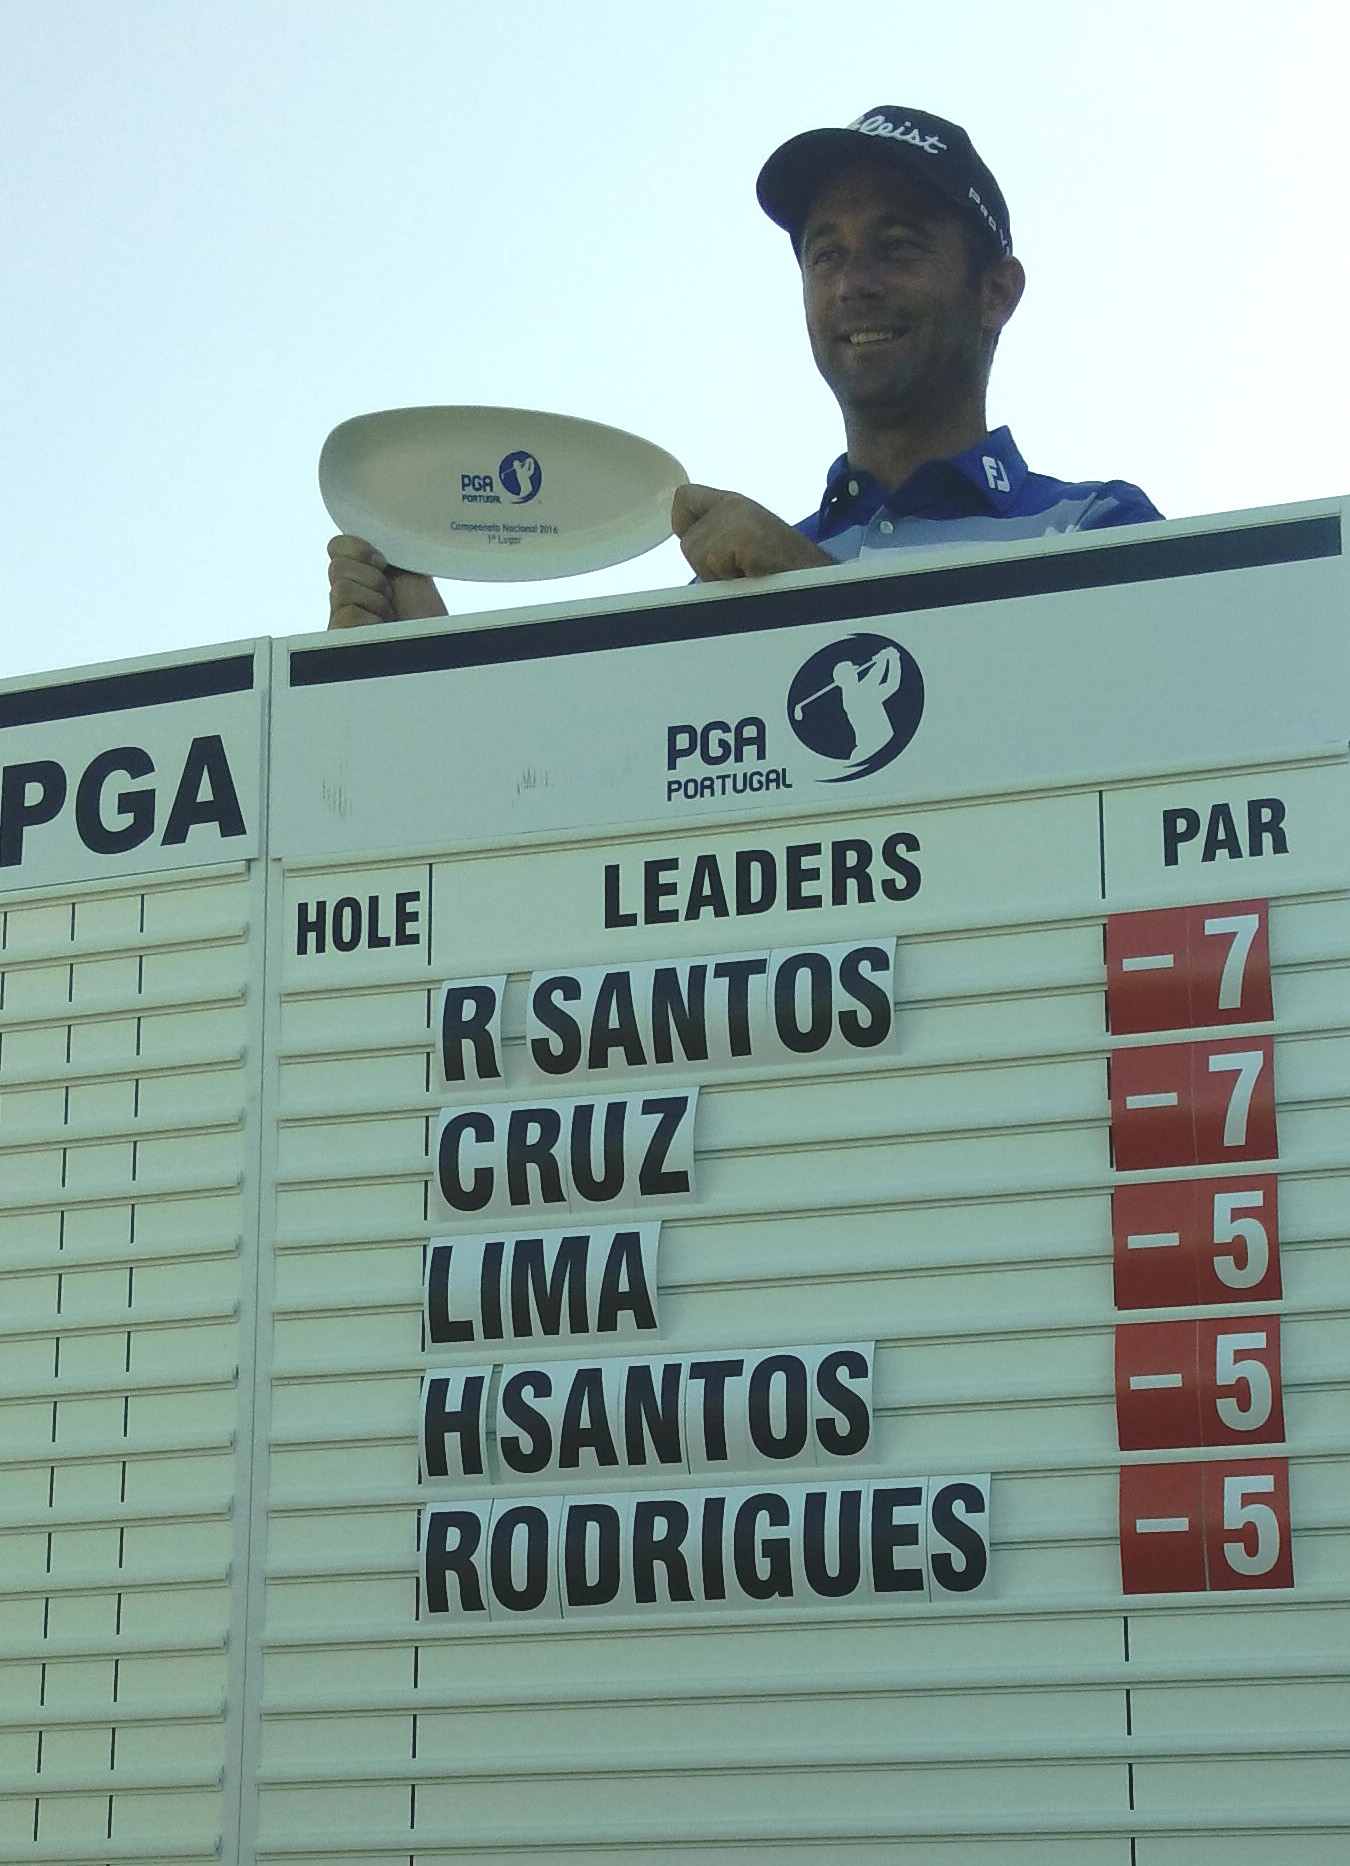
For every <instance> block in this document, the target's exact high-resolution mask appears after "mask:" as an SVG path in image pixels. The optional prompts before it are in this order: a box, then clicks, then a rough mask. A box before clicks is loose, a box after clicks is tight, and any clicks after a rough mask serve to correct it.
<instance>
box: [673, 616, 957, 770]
mask: <svg viewBox="0 0 1350 1866" xmlns="http://www.w3.org/2000/svg"><path fill="white" fill-rule="evenodd" d="M778 704H779V703H773V704H771V705H770V706H768V707H766V708H763V709H761V711H760V712H757V713H747V714H746V715H744V716H743V717H742V718H740V719H735V720H732V719H710V720H706V721H703V722H701V723H695V722H693V721H681V722H680V723H678V724H671V725H668V726H667V727H666V802H667V803H668V804H671V803H676V802H683V803H697V802H700V801H702V800H716V799H718V798H721V797H729V796H740V795H741V794H743V793H746V792H754V791H770V790H792V789H794V788H795V787H796V786H797V784H798V783H800V782H801V781H802V780H803V778H805V779H807V780H814V782H816V783H819V784H847V783H854V782H856V781H857V780H858V779H860V778H869V777H872V776H873V775H874V774H875V773H876V772H878V771H881V770H884V769H885V767H886V766H887V765H889V764H890V763H892V761H893V760H895V759H896V758H898V757H899V756H900V754H901V752H903V751H904V750H905V748H906V746H907V745H908V744H909V743H910V741H911V739H913V737H914V734H915V733H916V732H917V731H918V729H919V722H920V720H921V719H922V718H923V705H924V685H923V674H922V673H921V672H920V669H919V664H918V662H917V661H916V660H915V659H914V656H913V655H912V654H911V653H910V652H909V650H908V649H907V648H904V647H902V646H901V645H900V643H899V642H897V641H892V640H891V639H890V638H889V637H888V636H885V635H868V634H858V633H855V634H851V635H845V636H843V637H841V638H840V639H839V640H837V641H833V642H830V643H829V644H828V645H827V646H826V647H824V648H818V649H816V650H815V652H814V653H812V654H810V655H808V656H807V658H806V660H805V661H803V662H802V664H801V665H800V667H798V669H797V671H796V673H795V674H794V675H793V676H792V679H791V681H790V682H789V684H788V690H787V695H786V700H785V702H784V703H782V704H783V711H782V712H779V711H778ZM784 722H785V723H786V724H787V726H788V727H789V729H790V731H791V734H792V737H793V739H795V741H796V743H797V745H800V746H801V747H803V748H804V749H805V750H806V751H807V752H808V753H810V754H811V755H812V757H811V764H810V766H809V767H804V766H803V764H802V763H801V762H800V761H799V762H797V763H796V764H795V765H792V764H789V763H788V762H786V760H785V759H784V752H786V753H788V754H789V756H793V755H795V747H793V746H792V745H791V744H789V743H788V742H787V741H786V738H785V735H784V734H783V731H782V725H783V723H784Z"/></svg>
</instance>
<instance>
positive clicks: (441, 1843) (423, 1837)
mask: <svg viewBox="0 0 1350 1866" xmlns="http://www.w3.org/2000/svg"><path fill="white" fill-rule="evenodd" d="M1144 1834H1148V1835H1153V1834H1159V1835H1164V1834H1169V1835H1170V1834H1184V1835H1188V1836H1189V1835H1195V1836H1204V1837H1206V1838H1214V1839H1220V1838H1222V1837H1224V1836H1225V1835H1229V1834H1271V1835H1274V1836H1275V1837H1276V1838H1280V1837H1283V1836H1284V1835H1286V1834H1326V1835H1329V1836H1330V1835H1337V1836H1339V1835H1345V1834H1350V1800H1347V1801H1346V1802H1344V1803H1342V1804H1338V1805H1336V1806H1334V1807H1326V1808H1318V1809H1315V1810H1309V1809H1305V1808H1301V1807H1297V1806H1291V1807H1289V1808H1278V1809H1268V1808H1260V1809H1252V1810H1245V1809H1235V1808H1233V1807H1232V1806H1231V1805H1230V1806H1226V1807H1211V1808H1199V1809H1186V1810H1185V1811H1184V1812H1182V1811H1178V1812H1175V1813H1167V1812H1162V1813H1156V1814H1155V1813H1152V1812H1150V1811H1148V1810H1145V1809H1141V1808H1134V1809H1130V1808H1126V1807H1124V1806H1122V1807H1120V1808H1119V1809H1108V1808H1097V1809H1094V1810H1093V1812H1092V1813H1090V1814H1089V1813H1082V1814H1079V1813H1062V1812H1060V1811H1059V1810H1058V1809H1047V1810H1046V1811H1045V1812H1037V1813H1035V1814H1020V1813H1014V1812H1008V1813H1004V1814H1000V1815H997V1816H989V1815H984V1814H980V1813H977V1812H974V1811H970V1812H968V1813H963V1814H958V1815H951V1816H949V1817H946V1818H934V1817H932V1816H926V1817H923V1816H921V1817H919V1818H911V1819H904V1818H899V1819H894V1820H891V1819H878V1818H877V1817H870V1818H869V1817H868V1816H862V1817H858V1816H848V1815H832V1816H831V1818H830V1819H829V1821H828V1822H826V1823H824V1824H821V1823H819V1822H812V1821H805V1822H804V1821H801V1820H799V1819H795V1818H792V1817H787V1818H779V1819H776V1820H739V1821H727V1820H720V1821H719V1820H709V1819H708V1818H707V1817H706V1816H703V1815H701V1814H700V1813H699V1812H698V1795H697V1789H696V1785H695V1784H692V1783H691V1784H690V1788H689V1792H688V1794H687V1796H686V1798H685V1801H684V1804H683V1809H682V1812H681V1816H680V1820H679V1824H678V1831H675V1830H674V1828H673V1827H672V1824H670V1823H668V1822H660V1821H644V1822H634V1821H612V1822H608V1823H606V1822H603V1821H600V1822H594V1821H593V1822H591V1823H588V1824H587V1825H586V1826H585V1827H584V1828H583V1827H580V1826H579V1825H575V1824H573V1823H571V1822H562V1821H554V1822H550V1823H549V1825H548V1827H547V1829H546V1830H545V1831H541V1829H540V1828H539V1827H538V1826H535V1825H531V1824H528V1823H525V1822H521V1821H511V1820H503V1819H494V1820H493V1822H492V1825H491V1826H490V1827H483V1826H478V1827H475V1826H474V1825H473V1824H472V1823H471V1822H469V1821H467V1820H457V1821H456V1822H454V1823H453V1824H446V1825H444V1826H435V1825H428V1824H427V1823H426V1822H424V1821H419V1823H418V1826H417V1829H416V1831H415V1833H411V1832H407V1831H405V1832H404V1833H403V1834H402V1835H401V1836H400V1839H399V1840H398V1841H395V1842H394V1843H393V1844H391V1842H390V1836H389V1834H388V1833H387V1832H380V1831H371V1832H367V1833H364V1834H363V1833H361V1832H360V1831H359V1830H355V1829H353V1828H351V1827H344V1828H341V1829H335V1830H334V1831H333V1832H332V1833H331V1835H326V1836H325V1838H324V1840H323V1841H322V1843H320V1844H318V1845H316V1844H315V1843H314V1842H313V1841H312V1840H311V1839H309V1838H300V1837H299V1836H296V1837H294V1838H290V1839H286V1838H277V1839H273V1838H272V1837H271V1836H270V1835H268V1834H267V1833H266V1831H265V1830H264V1834H263V1836H262V1837H261V1838H260V1841H259V1845H258V1853H257V1857H258V1859H259V1861H266V1860H272V1859H312V1860H318V1861H323V1860H325V1859H328V1858H339V1859H340V1858H346V1857H349V1856H351V1855H352V1854H363V1855H369V1856H370V1857H371V1858H375V1859H381V1860H384V1859H388V1860H390V1861H391V1862H395V1861H397V1862H401V1861H405V1860H406V1859H407V1857H408V1853H409V1850H410V1843H412V1844H414V1845H415V1851H416V1853H417V1854H418V1855H419V1856H421V1857H422V1858H425V1857H426V1855H427V1854H428V1853H444V1854H446V1855H448V1856H449V1857H452V1858H455V1857H458V1858H475V1857H478V1856H483V1857H486V1858H491V1857H492V1855H493V1854H495V1853H502V1852H506V1851H508V1850H511V1849H515V1848H525V1849H530V1848H535V1849H537V1848H540V1847H546V1848H547V1853H548V1856H549V1857H550V1858H554V1857H561V1856H565V1855H566V1854H567V1853H568V1852H569V1851H572V1850H573V1849H579V1848H581V1847H593V1846H604V1847H607V1848H611V1849H614V1850H615V1852H616V1854H617V1857H619V1858H623V1853H622V1851H621V1849H623V1848H628V1849H629V1850H630V1853H633V1854H635V1853H636V1850H637V1849H642V1853H643V1857H645V1855H646V1850H647V1849H653V1850H655V1849H661V1850H669V1851H672V1852H673V1851H675V1850H677V1849H678V1850H683V1849H690V1850H692V1854H693V1857H694V1858H697V1857H698V1855H697V1849H698V1848H700V1847H709V1846H716V1845H723V1846H737V1845H740V1846H744V1847H746V1848H747V1850H749V1851H751V1852H756V1851H760V1850H762V1849H763V1847H765V1846H766V1845H772V1844H776V1843H783V1844H787V1843H795V1844H797V1845H799V1846H800V1845H808V1846H809V1845H815V1846H818V1847H820V1848H822V1849H829V1848H832V1847H836V1846H837V1845H838V1844H839V1843H840V1842H842V1841H867V1840H877V1841H886V1840H911V1841H913V1840H928V1841H934V1842H938V1841H956V1840H964V1839H971V1840H1041V1839H1056V1838H1060V1837H1063V1838H1066V1839H1073V1840H1090V1839H1096V1838H1102V1839H1111V1838H1115V1837H1119V1838H1121V1839H1123V1840H1128V1839H1129V1837H1130V1836H1132V1835H1144ZM531 1857H538V1854H537V1853H535V1854H532V1855H531ZM1339 1857H1340V1855H1339V1854H1338V1853H1333V1854H1331V1855H1329V1859H1338V1858H1339Z"/></svg>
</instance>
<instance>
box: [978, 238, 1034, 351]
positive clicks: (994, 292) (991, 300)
mask: <svg viewBox="0 0 1350 1866" xmlns="http://www.w3.org/2000/svg"><path fill="white" fill-rule="evenodd" d="M1026 284H1027V275H1026V273H1025V272H1024V271H1023V270H1022V262H1021V260H1020V259H1014V258H1013V257H1012V255H1011V254H1009V255H1008V257H1007V258H1006V259H999V260H997V261H996V262H995V263H994V264H993V265H992V266H989V267H987V268H986V269H985V271H984V272H983V273H982V274H981V276H980V309H981V322H982V323H983V325H984V328H985V331H986V332H987V333H988V335H989V336H991V337H995V338H996V337H997V336H998V334H999V332H1000V331H1001V330H1002V329H1003V326H1004V325H1005V324H1006V323H1007V322H1008V319H1009V318H1010V317H1011V316H1012V314H1013V312H1014V311H1015V310H1016V309H1017V307H1018V305H1019V303H1020V302H1021V298H1022V293H1023V292H1024V291H1025V290H1026Z"/></svg>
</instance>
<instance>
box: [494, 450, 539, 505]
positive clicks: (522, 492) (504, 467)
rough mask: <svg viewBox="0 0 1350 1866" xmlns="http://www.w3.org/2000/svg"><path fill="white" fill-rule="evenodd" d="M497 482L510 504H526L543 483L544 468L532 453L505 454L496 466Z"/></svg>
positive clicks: (536, 493)
mask: <svg viewBox="0 0 1350 1866" xmlns="http://www.w3.org/2000/svg"><path fill="white" fill-rule="evenodd" d="M497 483H498V485H499V486H500V487H501V489H502V491H503V492H504V493H505V494H506V496H507V498H508V499H509V500H510V501H511V503H512V505H528V504H529V503H530V500H531V499H533V498H535V497H536V496H537V495H538V492H539V488H540V487H541V486H542V485H543V483H544V469H543V468H542V467H541V466H540V464H539V462H538V461H537V460H536V459H535V457H534V455H533V454H527V453H514V454H507V455H506V457H505V458H504V459H503V461H502V463H501V465H500V466H499V467H498V468H497Z"/></svg>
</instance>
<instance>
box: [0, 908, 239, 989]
mask: <svg viewBox="0 0 1350 1866" xmlns="http://www.w3.org/2000/svg"><path fill="white" fill-rule="evenodd" d="M81 894H82V896H83V890H81ZM6 906H7V907H8V906H9V903H8V902H7V903H6ZM248 935H249V922H248V921H247V920H246V919H240V918H238V917H237V916H235V915H231V916H230V918H229V919H228V920H216V921H205V922H202V923H201V924H200V925H198V926H184V927H182V928H175V927H172V926H162V927H160V928H158V929H157V930H156V931H155V932H153V933H152V932H150V931H149V930H146V931H144V932H132V933H123V934H120V935H118V934H107V933H104V934H101V935H96V936H95V937H93V938H89V937H88V936H86V935H85V934H84V933H82V932H81V930H80V928H79V924H78V920H77V923H76V929H75V937H74V939H67V940H66V941H65V942H64V943H63V942H61V941H53V942H52V943H51V944H50V945H48V946H41V947H27V948H25V950H24V951H23V952H5V953H3V954H0V963H3V965H4V967H5V970H6V971H15V972H20V971H22V970H23V969H24V968H25V967H27V966H44V965H63V964H65V963H66V962H67V961H69V960H73V961H74V963H75V964H76V965H79V964H80V963H82V962H83V961H85V960H90V959H122V958H133V959H137V958H140V957H142V956H145V957H149V956H150V955H151V954H152V953H161V952H180V951H182V950H183V949H184V948H185V947H186V948H189V949H190V950H192V951H194V952H195V951H196V950H197V949H198V948H200V947H207V946H239V945H242V944H243V942H244V941H245V940H246V939H247V938H248Z"/></svg>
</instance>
